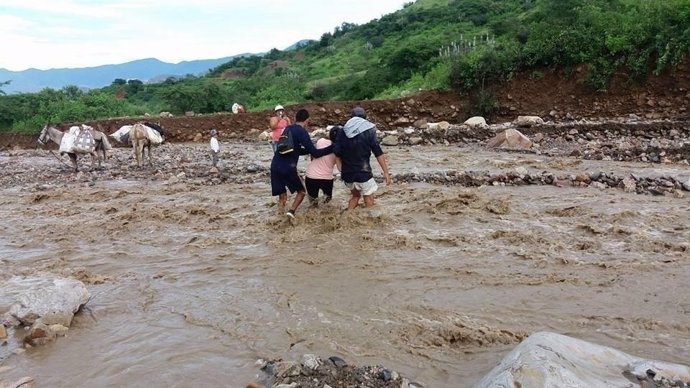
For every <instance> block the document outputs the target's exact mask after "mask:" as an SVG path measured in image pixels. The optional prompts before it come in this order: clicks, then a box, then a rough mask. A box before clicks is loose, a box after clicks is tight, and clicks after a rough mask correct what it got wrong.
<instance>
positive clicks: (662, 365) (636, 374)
mask: <svg viewBox="0 0 690 388" xmlns="http://www.w3.org/2000/svg"><path fill="white" fill-rule="evenodd" d="M257 365H258V366H259V368H260V369H261V372H262V375H261V378H260V379H259V381H258V382H255V383H252V384H249V385H248V386H247V388H298V387H303V388H332V387H373V388H389V387H391V388H392V387H394V388H413V387H418V388H421V387H423V386H422V385H421V384H419V383H414V382H410V381H409V380H408V379H406V378H405V377H402V376H401V375H400V374H398V373H396V372H393V371H390V370H388V369H385V368H383V367H381V366H365V367H354V366H349V365H347V363H345V361H343V360H342V359H341V358H339V357H330V358H329V359H327V360H322V359H321V358H319V357H317V356H315V355H312V354H307V355H304V357H303V358H302V362H301V363H296V362H287V361H281V360H277V361H269V362H266V361H263V360H259V361H257ZM471 384H472V382H469V381H464V382H460V381H459V382H457V385H458V386H470V385H471ZM472 386H475V387H478V388H489V387H530V388H550V387H566V386H567V387H572V388H590V387H633V386H634V387H649V388H672V387H690V368H688V367H687V366H685V365H679V364H672V363H666V362H661V361H655V360H648V359H643V358H639V357H635V356H632V355H629V354H627V353H624V352H621V351H619V350H616V349H613V348H609V347H605V346H600V345H596V344H593V343H590V342H586V341H583V340H580V339H576V338H572V337H567V336H564V335H560V334H556V333H549V332H538V333H534V334H532V335H530V336H529V337H527V338H526V339H525V340H523V341H522V342H521V343H520V344H519V345H518V346H516V347H515V348H514V349H513V350H512V351H511V352H510V353H509V354H508V355H507V356H505V358H504V359H503V360H502V361H501V362H500V363H499V364H498V365H497V366H496V367H495V368H494V369H493V370H491V371H490V372H489V373H488V374H487V375H486V376H485V377H484V378H483V379H481V380H480V381H479V382H478V383H476V384H474V385H472Z"/></svg>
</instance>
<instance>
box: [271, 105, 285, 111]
mask: <svg viewBox="0 0 690 388" xmlns="http://www.w3.org/2000/svg"><path fill="white" fill-rule="evenodd" d="M279 110H285V108H283V106H282V105H276V107H275V109H273V111H274V112H275V111H279Z"/></svg>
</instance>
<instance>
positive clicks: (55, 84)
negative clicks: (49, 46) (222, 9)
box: [0, 54, 250, 94]
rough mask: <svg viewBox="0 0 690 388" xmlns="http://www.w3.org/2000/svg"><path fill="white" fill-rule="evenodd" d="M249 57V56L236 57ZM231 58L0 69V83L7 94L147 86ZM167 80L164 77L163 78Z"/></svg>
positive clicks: (149, 59) (201, 71) (143, 60)
mask: <svg viewBox="0 0 690 388" xmlns="http://www.w3.org/2000/svg"><path fill="white" fill-rule="evenodd" d="M242 55H250V54H240V55H239V56H242ZM232 58H234V56H232V57H225V58H219V59H204V60H196V61H185V62H180V63H167V62H162V61H160V60H158V59H155V58H147V59H139V60H136V61H131V62H126V63H122V64H119V65H103V66H96V67H85V68H79V69H50V70H38V69H27V70H23V71H9V70H6V69H0V82H4V81H8V80H10V81H11V82H10V84H9V85H5V86H3V88H2V90H3V91H4V92H5V93H7V94H11V93H32V92H38V91H40V90H42V89H44V88H53V89H60V88H62V87H64V86H68V85H76V86H78V87H80V88H87V89H93V88H102V87H104V86H108V85H110V84H111V83H112V82H113V80H115V79H116V78H122V79H139V80H141V81H144V82H147V81H149V80H152V79H154V78H157V77H160V76H184V75H187V74H193V75H200V74H202V73H205V72H208V71H209V70H211V69H213V68H214V67H216V66H219V65H222V64H223V63H226V62H228V61H230V60H231V59H232ZM166 78H167V77H166Z"/></svg>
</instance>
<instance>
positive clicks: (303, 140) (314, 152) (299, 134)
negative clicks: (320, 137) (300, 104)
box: [292, 127, 333, 158]
mask: <svg viewBox="0 0 690 388" xmlns="http://www.w3.org/2000/svg"><path fill="white" fill-rule="evenodd" d="M292 135H293V136H295V137H296V138H297V141H298V142H299V143H300V144H301V146H302V147H303V148H304V149H306V150H307V152H308V153H310V154H311V156H313V157H315V158H320V157H322V156H326V155H328V154H330V153H332V152H333V146H332V145H329V146H328V147H326V148H321V149H317V148H316V147H314V143H312V142H311V138H310V137H309V133H307V130H306V129H304V128H302V127H298V128H297V130H295V131H293V132H292Z"/></svg>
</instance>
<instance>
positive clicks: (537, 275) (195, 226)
mask: <svg viewBox="0 0 690 388" xmlns="http://www.w3.org/2000/svg"><path fill="white" fill-rule="evenodd" d="M157 151H159V156H160V158H159V159H158V160H157V161H156V166H157V168H155V169H143V170H139V169H136V168H130V167H124V168H123V167H119V166H121V165H123V164H124V165H127V164H129V163H131V160H130V152H131V151H130V150H127V149H118V150H115V154H116V156H115V158H113V159H111V161H110V162H109V166H108V169H107V170H103V171H97V172H94V173H82V174H80V175H78V176H77V175H74V174H69V173H67V172H66V167H64V168H63V167H62V166H61V165H59V164H58V161H57V160H55V159H54V158H53V157H52V156H50V155H49V154H47V153H45V151H39V152H35V151H27V152H26V153H23V154H21V155H20V156H8V154H7V153H1V154H0V167H2V173H0V179H2V180H3V185H4V187H3V189H2V196H0V218H1V219H2V220H3V222H2V224H0V266H1V267H2V271H0V281H2V280H3V279H6V278H7V277H9V276H12V275H29V274H38V273H45V272H48V273H54V274H60V275H64V276H71V277H75V278H77V279H80V280H82V281H84V282H85V283H86V284H87V285H88V287H89V289H90V291H91V293H92V294H93V298H92V300H91V301H90V302H89V303H88V305H87V307H88V308H87V309H85V311H84V312H83V313H81V314H79V315H77V317H76V318H75V322H74V323H73V326H72V328H71V329H70V331H69V335H68V337H66V338H60V339H58V340H57V341H56V342H54V343H52V344H50V345H48V346H44V347H40V348H31V349H28V351H27V352H25V353H23V354H20V355H11V356H10V354H9V352H8V351H7V350H6V351H4V353H3V350H1V349H0V365H1V366H3V367H8V368H7V369H9V370H7V371H5V372H0V380H10V381H11V380H13V379H16V378H19V377H22V376H25V375H31V376H33V377H35V378H36V381H37V383H38V385H39V386H85V385H88V386H101V387H110V386H112V387H115V386H123V385H126V386H132V387H144V386H190V385H198V386H244V385H245V384H246V383H247V382H249V381H251V380H252V379H253V378H254V376H255V374H256V372H257V370H256V367H255V366H254V363H255V361H256V359H258V358H271V359H275V358H284V359H299V358H300V356H301V355H302V354H304V353H316V354H320V355H322V356H325V357H328V356H331V355H337V356H340V357H342V358H343V359H345V360H347V361H348V362H351V363H356V364H361V365H364V364H383V365H385V366H386V367H388V368H390V369H393V370H397V371H399V372H400V373H401V374H402V375H404V376H406V377H408V378H410V379H411V380H414V381H418V382H420V383H422V384H424V386H427V387H465V386H467V387H469V386H472V384H473V383H474V382H476V381H477V380H479V379H480V378H481V377H482V376H483V375H484V374H486V373H487V372H488V371H489V370H491V369H492V368H493V367H494V366H495V365H496V364H497V363H498V362H499V361H500V360H501V358H502V357H503V356H504V355H505V354H506V353H507V352H508V351H509V350H510V349H512V347H514V346H515V345H516V344H517V343H518V342H519V341H520V340H521V339H522V338H524V337H525V336H527V335H529V334H530V333H532V332H536V331H541V330H549V331H554V332H558V333H562V334H566V335H570V336H574V337H578V338H582V339H585V340H588V341H592V342H595V343H598V344H602V345H607V346H612V347H615V348H618V349H620V350H622V351H625V352H628V353H632V354H635V355H638V356H642V357H648V358H655V359H660V360H665V361H670V362H677V363H685V364H687V362H688V360H689V359H690V323H689V322H690V319H689V318H690V292H688V291H689V290H690V217H689V216H688V215H689V214H690V200H689V199H688V197H687V196H686V197H684V198H678V197H675V196H669V195H667V196H651V195H638V194H635V193H627V192H625V191H623V190H619V189H606V190H599V189H595V188H580V187H556V186H520V187H511V186H505V187H502V186H487V187H480V188H465V187H460V186H445V185H434V184H429V183H424V182H421V183H420V182H407V183H406V182H397V183H395V184H394V185H392V186H390V187H382V189H381V190H380V191H379V197H378V203H377V206H376V207H375V208H374V209H371V210H360V211H355V212H353V213H351V214H344V215H341V214H340V210H341V209H342V208H343V207H344V206H345V202H346V200H347V197H346V195H347V193H346V190H345V188H344V187H343V186H342V184H340V183H336V192H335V198H334V201H333V203H332V204H330V205H327V206H322V207H319V208H316V209H308V207H307V204H306V203H305V204H303V206H302V207H301V208H300V210H299V211H298V217H297V219H298V225H297V226H294V227H293V226H291V225H290V224H289V223H288V222H287V220H286V219H285V218H284V216H282V215H278V214H277V209H276V206H275V202H274V199H273V198H271V197H270V187H269V180H268V176H267V168H268V165H269V163H270V159H269V158H270V155H268V152H267V148H266V146H264V145H259V144H242V145H240V144H235V145H232V144H225V145H224V148H223V154H222V156H221V158H222V161H221V176H222V177H224V178H225V179H222V180H218V179H216V180H214V176H213V175H209V174H208V173H207V170H208V167H209V166H208V160H207V156H206V154H205V145H194V144H175V145H168V146H165V147H164V148H161V149H159V150H157ZM386 151H387V152H388V159H389V163H390V166H391V171H392V173H393V174H394V175H395V174H402V173H409V172H414V171H417V172H419V173H424V172H436V171H446V170H457V171H465V170H467V171H473V170H482V171H484V170H486V171H492V172H500V171H506V170H512V169H515V168H516V167H524V168H526V169H527V170H528V171H535V172H540V171H553V172H557V173H563V174H578V173H587V172H596V171H606V172H615V173H618V174H621V175H624V174H629V173H634V174H636V175H639V176H657V175H658V176H666V175H670V176H674V177H676V178H678V179H684V180H683V181H687V179H688V178H690V168H688V166H686V165H681V164H669V165H662V164H646V163H632V162H603V161H585V160H580V159H573V158H550V157H547V156H543V155H534V154H517V153H505V152H502V153H501V152H490V151H485V150H483V149H480V148H478V147H464V148H460V147H456V146H449V147H445V146H423V147H410V148H388V149H387V150H386ZM178 155H190V156H188V157H187V156H183V157H179V156H178ZM166 156H167V159H166ZM300 165H301V167H304V166H306V162H305V161H304V160H301V161H300ZM250 166H251V168H250V171H252V172H247V168H248V167H250ZM32 168H33V169H34V170H33V171H31V169H32ZM113 170H115V171H117V173H116V174H112V172H113ZM377 171H378V170H377ZM180 172H185V176H182V177H180V178H178V177H177V176H178V175H179V174H180ZM223 174H225V175H223ZM172 176H175V177H176V178H175V179H170V177H172ZM152 177H153V178H152ZM13 182H15V183H14V184H13ZM686 193H687V192H686Z"/></svg>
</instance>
